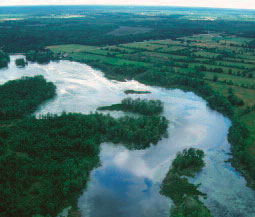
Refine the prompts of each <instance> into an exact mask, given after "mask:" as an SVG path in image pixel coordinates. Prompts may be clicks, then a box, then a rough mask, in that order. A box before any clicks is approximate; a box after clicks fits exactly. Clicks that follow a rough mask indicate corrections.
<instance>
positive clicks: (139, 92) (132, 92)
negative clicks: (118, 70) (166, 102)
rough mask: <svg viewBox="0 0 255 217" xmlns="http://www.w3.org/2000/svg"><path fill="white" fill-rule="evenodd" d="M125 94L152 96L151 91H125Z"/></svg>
mask: <svg viewBox="0 0 255 217" xmlns="http://www.w3.org/2000/svg"><path fill="white" fill-rule="evenodd" d="M124 93H125V94H150V93H151V92H150V91H144V90H125V91H124Z"/></svg>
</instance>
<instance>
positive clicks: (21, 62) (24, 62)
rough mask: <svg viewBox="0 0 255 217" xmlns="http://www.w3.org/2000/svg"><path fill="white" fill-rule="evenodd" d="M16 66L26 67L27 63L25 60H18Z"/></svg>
mask: <svg viewBox="0 0 255 217" xmlns="http://www.w3.org/2000/svg"><path fill="white" fill-rule="evenodd" d="M15 64H16V66H18V67H25V66H26V65H27V62H26V61H25V59H24V58H20V59H16V60H15Z"/></svg>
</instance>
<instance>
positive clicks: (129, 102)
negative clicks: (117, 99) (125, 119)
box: [98, 97, 163, 115]
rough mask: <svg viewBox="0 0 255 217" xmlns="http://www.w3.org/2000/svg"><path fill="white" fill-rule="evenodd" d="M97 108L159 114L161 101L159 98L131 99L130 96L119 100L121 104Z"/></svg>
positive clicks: (161, 108) (161, 106)
mask: <svg viewBox="0 0 255 217" xmlns="http://www.w3.org/2000/svg"><path fill="white" fill-rule="evenodd" d="M98 110H110V111H114V110H115V111H116V110H117V111H127V112H134V113H138V114H141V115H159V114H160V113H162V112H163V103H162V102H161V101H160V100H147V99H140V98H138V99H132V98H130V97H128V98H125V99H123V100H122V101H121V104H114V105H111V106H104V107H99V108H98Z"/></svg>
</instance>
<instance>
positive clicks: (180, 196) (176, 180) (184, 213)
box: [161, 148, 211, 217]
mask: <svg viewBox="0 0 255 217" xmlns="http://www.w3.org/2000/svg"><path fill="white" fill-rule="evenodd" d="M203 158H204V152H203V151H202V150H199V149H194V148H190V149H185V150H183V151H182V152H179V153H177V156H176V157H175V159H174V160H173V162H172V168H171V169H170V170H169V171H168V173H167V175H166V177H165V179H164V180H163V182H162V185H161V194H163V195H165V196H167V197H169V198H171V199H172V201H173V202H174V207H172V208H171V217H198V216H199V217H211V213H210V211H209V209H208V208H207V207H206V206H205V205H204V204H203V203H202V202H201V201H200V199H199V197H200V196H202V197H204V198H206V194H204V193H202V192H200V191H199V190H198V188H199V185H194V184H191V183H189V181H188V179H187V178H186V177H183V176H188V177H194V175H195V174H196V173H198V172H200V171H201V170H202V168H203V167H204V165H205V164H204V161H203Z"/></svg>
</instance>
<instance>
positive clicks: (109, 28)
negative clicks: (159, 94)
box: [0, 6, 255, 52]
mask: <svg viewBox="0 0 255 217" xmlns="http://www.w3.org/2000/svg"><path fill="white" fill-rule="evenodd" d="M37 9H38V8H37ZM8 10H11V11H14V12H13V13H15V8H12V9H10V8H9V9H8V8H7V9H6V10H4V9H2V11H3V12H2V13H10V12H9V11H8ZM17 10H18V12H19V13H21V15H22V16H24V17H22V18H21V19H18V20H7V21H5V22H1V23H0V28H1V30H2V31H0V47H3V49H4V50H5V51H8V52H25V51H28V50H40V49H41V48H44V47H45V46H49V45H57V44H85V45H100V46H105V45H113V44H114V45H115V44H121V43H129V42H134V41H144V40H151V39H166V38H171V39H176V38H180V37H184V36H190V35H194V34H202V33H208V32H224V33H228V34H240V35H241V34H242V35H249V37H255V34H254V30H253V29H254V27H255V24H254V23H253V22H248V21H226V20H221V19H217V20H214V21H211V20H203V19H202V20H193V19H185V18H184V17H183V15H180V14H174V13H171V14H170V15H169V14H161V13H159V14H153V19H152V18H151V16H147V15H142V13H141V12H142V10H140V11H138V12H137V13H130V11H127V12H122V13H121V12H119V11H118V10H117V11H116V9H115V8H111V9H110V11H109V12H105V10H104V9H101V10H97V9H90V8H88V7H83V8H82V6H81V8H80V9H76V8H68V7H67V8H64V7H62V8H61V7H55V8H54V9H52V8H46V7H44V8H41V9H40V10H36V8H33V9H29V8H24V9H23V10H21V9H17ZM143 10H144V8H143ZM153 10H155V9H152V11H151V13H153ZM157 10H158V9H157ZM32 11H33V12H32ZM16 13H17V11H16ZM52 14H54V15H55V16H53V15H52ZM67 14H68V15H77V14H79V15H80V16H79V17H72V16H70V18H69V19H61V17H64V16H66V15H67ZM141 27H142V28H141ZM119 28H122V30H123V29H124V30H125V29H131V30H132V29H135V31H136V32H135V34H132V32H131V33H127V34H119V33H118V29H119ZM144 29H146V30H147V31H146V32H144V31H143V30H144ZM116 32H117V34H116Z"/></svg>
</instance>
